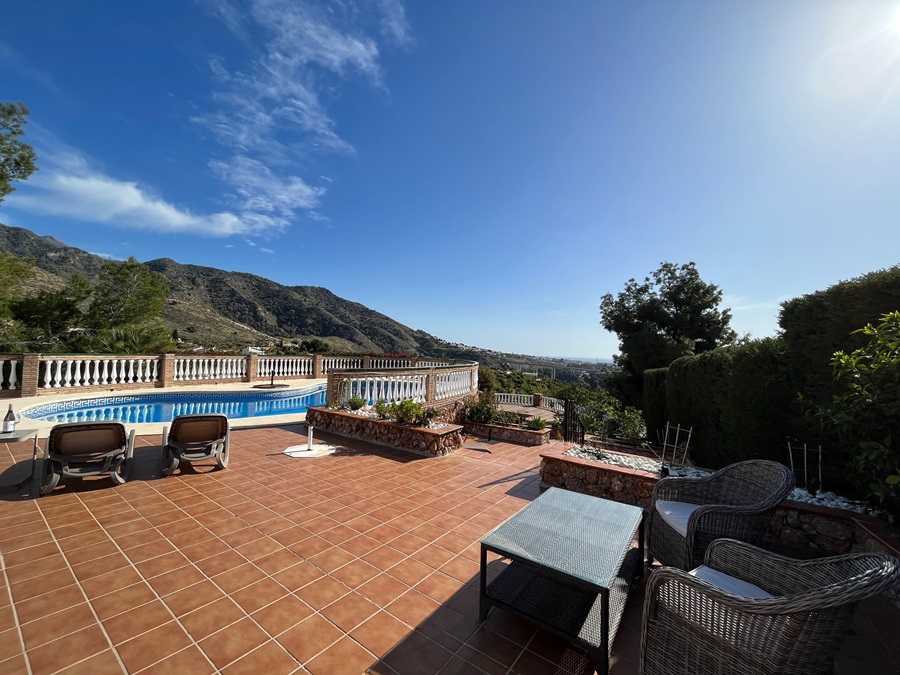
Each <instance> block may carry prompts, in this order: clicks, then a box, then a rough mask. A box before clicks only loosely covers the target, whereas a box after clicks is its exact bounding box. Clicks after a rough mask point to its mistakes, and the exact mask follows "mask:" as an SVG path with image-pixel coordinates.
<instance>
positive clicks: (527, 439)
mask: <svg viewBox="0 0 900 675" xmlns="http://www.w3.org/2000/svg"><path fill="white" fill-rule="evenodd" d="M465 430H466V433H468V434H472V435H473V436H478V437H480V438H490V439H491V440H492V441H507V442H509V443H517V444H519V445H546V444H547V443H549V442H550V428H549V427H548V428H546V429H541V430H540V431H532V430H531V429H519V428H518V427H505V426H502V425H499V424H480V423H478V422H466V423H465Z"/></svg>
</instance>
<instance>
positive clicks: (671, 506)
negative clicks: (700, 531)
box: [656, 500, 700, 537]
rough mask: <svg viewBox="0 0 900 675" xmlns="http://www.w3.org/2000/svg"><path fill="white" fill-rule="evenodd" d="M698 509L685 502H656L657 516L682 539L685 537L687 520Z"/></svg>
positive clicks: (696, 506) (698, 506)
mask: <svg viewBox="0 0 900 675" xmlns="http://www.w3.org/2000/svg"><path fill="white" fill-rule="evenodd" d="M699 508H700V505H699V504H688V503H687V502H667V501H663V500H659V501H658V502H656V510H657V512H658V513H659V515H660V516H661V517H662V519H663V520H664V521H666V522H667V523H668V524H669V527H671V528H672V529H673V530H675V531H676V532H678V534H680V535H681V536H682V537H685V536H687V525H688V518H690V517H691V514H692V513H693V512H694V511H696V510H697V509H699Z"/></svg>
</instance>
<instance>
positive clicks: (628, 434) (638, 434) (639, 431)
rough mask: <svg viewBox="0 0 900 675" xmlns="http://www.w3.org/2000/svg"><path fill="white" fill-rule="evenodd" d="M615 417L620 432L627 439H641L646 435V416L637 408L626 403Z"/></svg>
mask: <svg viewBox="0 0 900 675" xmlns="http://www.w3.org/2000/svg"><path fill="white" fill-rule="evenodd" d="M615 419H616V423H617V424H618V434H619V436H621V437H622V438H624V439H625V440H626V441H639V440H641V439H643V438H644V437H646V435H647V427H646V426H645V425H644V417H643V415H641V411H640V410H638V409H637V408H632V407H631V406H630V405H626V406H624V407H623V408H622V409H621V410H620V411H619V412H618V413H617V415H616V418H615Z"/></svg>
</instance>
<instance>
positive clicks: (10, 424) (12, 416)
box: [3, 403, 16, 434]
mask: <svg viewBox="0 0 900 675" xmlns="http://www.w3.org/2000/svg"><path fill="white" fill-rule="evenodd" d="M15 430H16V413H14V412H13V407H12V403H10V404H9V410H7V411H6V417H4V418H3V433H4V434H11V433H12V432H14V431H15Z"/></svg>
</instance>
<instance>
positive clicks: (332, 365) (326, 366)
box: [322, 356, 362, 375]
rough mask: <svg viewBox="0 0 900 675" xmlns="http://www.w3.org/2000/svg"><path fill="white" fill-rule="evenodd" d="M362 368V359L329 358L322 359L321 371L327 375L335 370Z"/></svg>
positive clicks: (346, 357)
mask: <svg viewBox="0 0 900 675" xmlns="http://www.w3.org/2000/svg"><path fill="white" fill-rule="evenodd" d="M358 368H362V357H350V356H329V357H326V358H324V359H322V370H323V372H324V373H325V374H326V375H327V374H328V373H330V372H332V371H335V370H353V369H358Z"/></svg>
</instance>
